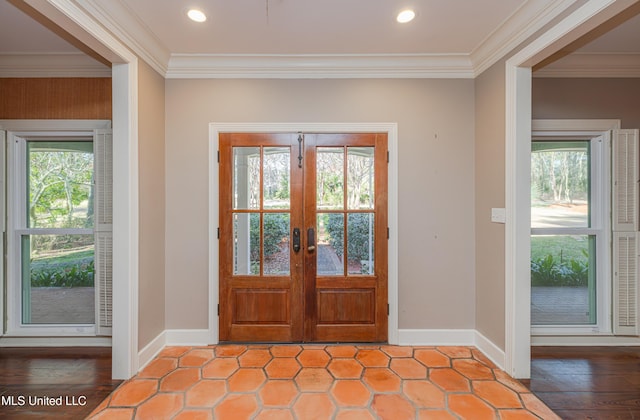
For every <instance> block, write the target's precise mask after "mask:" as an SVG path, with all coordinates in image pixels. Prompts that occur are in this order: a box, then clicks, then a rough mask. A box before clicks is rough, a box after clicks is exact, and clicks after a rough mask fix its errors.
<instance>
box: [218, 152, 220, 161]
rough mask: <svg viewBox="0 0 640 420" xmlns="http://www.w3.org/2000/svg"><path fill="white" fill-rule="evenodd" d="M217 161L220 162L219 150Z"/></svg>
mask: <svg viewBox="0 0 640 420" xmlns="http://www.w3.org/2000/svg"><path fill="white" fill-rule="evenodd" d="M218 163H220V150H218Z"/></svg>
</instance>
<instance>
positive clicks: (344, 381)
mask: <svg viewBox="0 0 640 420" xmlns="http://www.w3.org/2000/svg"><path fill="white" fill-rule="evenodd" d="M90 417H91V418H93V419H110V420H111V419H132V418H136V419H233V420H241V419H301V420H307V419H336V420H343V419H375V418H379V419H393V420H402V419H415V418H420V419H460V418H462V419H540V418H541V419H544V420H548V419H559V417H557V416H556V415H555V414H553V412H552V411H551V410H549V408H547V407H546V406H545V405H544V404H543V403H542V402H541V401H540V400H538V399H537V398H536V397H535V396H534V395H533V394H531V392H529V390H528V389H527V388H525V387H524V386H523V385H522V384H520V383H519V382H518V381H516V380H513V379H512V378H510V377H509V376H508V375H507V374H506V373H504V372H503V371H501V370H500V369H497V368H496V367H495V366H494V365H493V364H492V363H491V361H489V360H488V359H487V358H486V357H485V356H484V355H483V354H482V353H480V352H479V351H478V350H477V349H475V348H473V347H398V346H384V345H383V346H380V345H353V346H352V345H218V346H211V347H166V348H165V349H163V350H162V352H160V354H159V355H158V356H157V357H156V358H155V359H154V360H153V361H151V363H149V364H148V365H147V366H146V367H145V368H144V369H142V371H140V373H139V374H138V375H137V376H135V377H134V378H132V379H131V380H129V381H127V382H124V383H123V384H122V385H121V386H120V387H119V388H118V389H116V390H115V391H114V392H113V393H112V394H111V395H110V396H109V397H108V398H107V399H106V400H105V401H104V402H102V404H100V406H99V407H98V408H96V410H95V411H94V412H93V413H92V415H91V416H90Z"/></svg>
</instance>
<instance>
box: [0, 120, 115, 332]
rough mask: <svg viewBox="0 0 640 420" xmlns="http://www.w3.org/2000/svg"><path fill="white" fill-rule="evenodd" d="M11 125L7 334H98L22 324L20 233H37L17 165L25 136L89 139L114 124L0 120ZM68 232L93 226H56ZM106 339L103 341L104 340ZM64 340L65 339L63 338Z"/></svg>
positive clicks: (75, 327)
mask: <svg viewBox="0 0 640 420" xmlns="http://www.w3.org/2000/svg"><path fill="white" fill-rule="evenodd" d="M5 125H6V126H8V127H10V131H8V133H7V142H8V153H7V156H8V157H9V159H8V162H7V166H8V168H7V174H8V182H7V188H8V191H7V193H8V194H7V196H8V197H9V200H8V202H9V203H12V205H11V204H10V205H8V206H7V221H8V223H7V278H6V290H7V298H8V299H7V305H6V311H7V325H6V331H5V335H6V336H8V337H37V336H49V337H51V342H53V343H56V342H57V341H58V340H56V338H55V336H58V337H72V336H78V337H83V336H84V337H95V336H96V327H95V324H47V325H44V324H23V323H22V310H21V309H22V303H21V302H22V297H21V288H20V287H19V284H20V283H21V280H20V279H19V277H20V265H21V262H20V255H21V252H20V240H19V236H20V235H22V234H25V233H31V232H34V229H26V228H24V226H25V220H24V216H21V215H22V213H23V212H22V211H21V210H22V209H21V205H20V203H21V202H22V201H23V200H22V199H21V198H24V197H26V191H25V188H26V180H25V179H24V171H23V170H21V169H24V168H23V167H21V166H22V165H20V166H18V165H19V164H18V162H22V161H24V160H25V159H26V156H25V155H24V154H25V150H24V143H25V141H24V140H25V139H29V138H32V137H50V138H52V139H56V138H61V137H65V138H70V137H71V138H75V139H83V140H89V139H93V134H94V133H93V131H90V130H93V129H105V128H110V127H111V122H110V121H107V120H52V121H39V120H13V121H9V120H7V121H0V126H5ZM67 231H68V232H69V233H73V234H77V233H87V234H93V233H94V232H93V229H67V230H60V229H55V233H57V234H59V233H61V232H62V233H64V232H67ZM46 232H47V230H46V229H44V230H43V229H38V230H37V233H40V234H43V233H46ZM103 341H104V340H100V342H103ZM60 343H64V340H60Z"/></svg>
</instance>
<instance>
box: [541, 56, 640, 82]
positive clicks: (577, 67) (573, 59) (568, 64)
mask: <svg viewBox="0 0 640 420" xmlns="http://www.w3.org/2000/svg"><path fill="white" fill-rule="evenodd" d="M533 77H540V78H542V77H555V78H562V77H574V78H578V77H583V78H588V77H594V78H596V77H597V78H605V77H611V78H619V77H629V78H631V77H634V78H635V77H638V78H640V53H631V54H629V53H573V54H569V55H567V56H566V57H563V58H561V59H559V60H557V61H554V62H553V63H551V64H549V65H547V66H545V67H543V68H541V69H539V70H536V71H534V72H533Z"/></svg>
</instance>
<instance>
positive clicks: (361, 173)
mask: <svg viewBox="0 0 640 420" xmlns="http://www.w3.org/2000/svg"><path fill="white" fill-rule="evenodd" d="M374 151H375V148H373V147H349V148H348V149H347V193H348V194H347V208H349V209H373V203H374V195H373V194H374V188H373V186H374V180H375V176H374V175H375V174H374V165H373V163H374V160H373V158H374Z"/></svg>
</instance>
